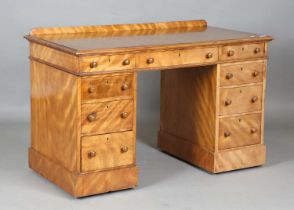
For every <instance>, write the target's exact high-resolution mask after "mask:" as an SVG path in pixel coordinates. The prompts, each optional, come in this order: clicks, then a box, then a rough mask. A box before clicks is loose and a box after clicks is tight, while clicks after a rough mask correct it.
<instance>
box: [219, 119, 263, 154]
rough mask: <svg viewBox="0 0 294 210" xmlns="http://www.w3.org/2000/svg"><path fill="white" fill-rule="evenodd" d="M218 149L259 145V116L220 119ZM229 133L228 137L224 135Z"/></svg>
mask: <svg viewBox="0 0 294 210" xmlns="http://www.w3.org/2000/svg"><path fill="white" fill-rule="evenodd" d="M219 123H220V126H219V127H220V128H219V144H218V145H219V149H220V150H224V149H230V148H234V147H242V146H248V145H253V144H260V143H261V114H246V115H241V116H235V117H225V118H222V119H220V121H219ZM225 132H229V133H230V135H229V136H225V135H224V133H225Z"/></svg>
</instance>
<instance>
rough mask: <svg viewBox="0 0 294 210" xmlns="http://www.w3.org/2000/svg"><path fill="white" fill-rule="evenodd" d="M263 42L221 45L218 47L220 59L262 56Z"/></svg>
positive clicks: (263, 51)
mask: <svg viewBox="0 0 294 210" xmlns="http://www.w3.org/2000/svg"><path fill="white" fill-rule="evenodd" d="M264 55H265V48H264V43H254V44H238V45H228V46H223V47H221V48H220V49H219V56H220V60H234V59H246V58H258V57H264Z"/></svg>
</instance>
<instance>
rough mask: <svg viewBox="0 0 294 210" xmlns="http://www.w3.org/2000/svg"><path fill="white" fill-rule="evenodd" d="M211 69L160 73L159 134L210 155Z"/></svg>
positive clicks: (213, 70) (212, 124)
mask: <svg viewBox="0 0 294 210" xmlns="http://www.w3.org/2000/svg"><path fill="white" fill-rule="evenodd" d="M216 82H217V72H216V68H215V66H208V67H198V68H188V69H185V70H184V69H183V70H182V69H181V70H173V71H163V72H162V73H161V103H160V131H163V132H166V133H169V134H171V135H174V136H179V137H181V138H183V139H185V140H186V141H189V142H192V143H194V144H197V145H200V146H202V147H203V148H205V149H206V150H209V151H214V148H215V146H214V145H215V138H214V137H215V132H216V127H215V126H216V122H215V120H216V116H217V112H216V100H217V98H216Z"/></svg>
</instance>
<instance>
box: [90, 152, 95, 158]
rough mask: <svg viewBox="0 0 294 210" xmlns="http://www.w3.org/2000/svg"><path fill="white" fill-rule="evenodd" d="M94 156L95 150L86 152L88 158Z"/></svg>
mask: <svg viewBox="0 0 294 210" xmlns="http://www.w3.org/2000/svg"><path fill="white" fill-rule="evenodd" d="M95 156H96V152H95V151H90V152H88V157H89V158H93V157H95Z"/></svg>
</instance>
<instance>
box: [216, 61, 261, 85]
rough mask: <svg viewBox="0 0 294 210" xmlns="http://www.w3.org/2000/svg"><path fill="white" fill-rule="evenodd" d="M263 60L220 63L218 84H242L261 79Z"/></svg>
mask: <svg viewBox="0 0 294 210" xmlns="http://www.w3.org/2000/svg"><path fill="white" fill-rule="evenodd" d="M263 65H264V61H263V60H259V61H254V62H252V61H248V62H240V63H234V64H231V63H229V64H222V65H221V75H220V85H221V86H227V85H242V84H248V83H257V82H262V81H263Z"/></svg>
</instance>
